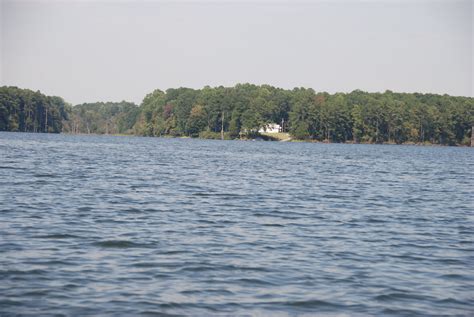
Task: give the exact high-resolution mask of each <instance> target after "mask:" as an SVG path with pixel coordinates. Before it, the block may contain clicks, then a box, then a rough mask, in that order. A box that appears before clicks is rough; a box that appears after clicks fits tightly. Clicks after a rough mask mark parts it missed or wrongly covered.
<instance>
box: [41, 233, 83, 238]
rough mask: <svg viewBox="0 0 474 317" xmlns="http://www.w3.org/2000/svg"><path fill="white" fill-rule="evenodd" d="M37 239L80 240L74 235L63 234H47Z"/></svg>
mask: <svg viewBox="0 0 474 317" xmlns="http://www.w3.org/2000/svg"><path fill="white" fill-rule="evenodd" d="M35 238H38V239H74V238H79V237H78V236H75V235H72V234H67V233H64V234H61V233H55V234H46V235H41V236H36V237H35Z"/></svg>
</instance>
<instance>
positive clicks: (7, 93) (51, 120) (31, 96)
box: [0, 87, 71, 133]
mask: <svg viewBox="0 0 474 317" xmlns="http://www.w3.org/2000/svg"><path fill="white" fill-rule="evenodd" d="M70 110H71V109H70V105H68V104H66V102H64V100H63V99H62V98H61V97H56V96H45V95H44V94H42V93H40V92H39V91H36V92H34V91H32V90H29V89H20V88H17V87H0V131H19V132H52V133H59V132H61V131H62V130H63V122H64V121H67V120H68V114H69V112H70Z"/></svg>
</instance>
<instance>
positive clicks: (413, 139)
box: [0, 84, 474, 146]
mask: <svg viewBox="0 0 474 317" xmlns="http://www.w3.org/2000/svg"><path fill="white" fill-rule="evenodd" d="M473 125H474V98H471V97H454V96H449V95H436V94H420V93H396V92H392V91H386V92H384V93H368V92H364V91H360V90H355V91H352V92H350V93H335V94H329V93H326V92H319V93H318V92H315V91H314V90H313V89H311V88H294V89H291V90H285V89H281V88H276V87H273V86H269V85H260V86H257V85H252V84H237V85H235V86H234V87H222V86H220V87H208V86H206V87H204V88H202V89H191V88H176V89H174V88H172V89H168V90H166V91H161V90H155V91H153V92H152V93H150V94H148V95H146V96H145V98H144V99H143V101H142V103H141V104H140V105H136V104H134V103H131V102H126V101H122V102H97V103H85V104H80V105H75V106H72V105H70V104H68V103H67V102H65V101H64V100H63V99H62V98H60V97H56V96H46V95H44V94H42V93H41V92H39V91H37V92H34V91H32V90H28V89H20V88H17V87H0V131H19V132H52V133H60V132H63V133H81V134H92V133H93V134H116V135H117V134H120V135H138V136H172V137H200V138H205V139H263V140H280V141H289V140H292V141H295V140H304V141H313V142H337V143H388V144H439V145H465V146H467V145H470V144H471V136H472V129H473ZM270 126H274V127H275V126H277V127H278V128H279V133H274V134H273V133H261V132H262V129H264V128H265V127H270Z"/></svg>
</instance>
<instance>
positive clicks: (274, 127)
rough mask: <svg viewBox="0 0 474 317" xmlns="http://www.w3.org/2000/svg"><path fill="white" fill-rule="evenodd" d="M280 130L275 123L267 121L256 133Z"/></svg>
mask: <svg viewBox="0 0 474 317" xmlns="http://www.w3.org/2000/svg"><path fill="white" fill-rule="evenodd" d="M280 131H281V127H280V125H279V124H276V123H269V124H266V125H264V126H263V127H262V128H260V129H258V133H264V132H266V133H278V132H280Z"/></svg>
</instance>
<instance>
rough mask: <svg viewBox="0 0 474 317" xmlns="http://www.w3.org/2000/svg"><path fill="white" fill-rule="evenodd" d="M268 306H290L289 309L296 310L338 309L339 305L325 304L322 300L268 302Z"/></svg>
mask: <svg viewBox="0 0 474 317" xmlns="http://www.w3.org/2000/svg"><path fill="white" fill-rule="evenodd" d="M269 304H281V305H284V306H291V307H298V308H313V309H315V308H323V307H340V306H341V305H339V304H335V303H331V302H327V301H324V300H319V299H309V300H299V301H288V302H281V303H278V302H277V303H275V302H270V303H269Z"/></svg>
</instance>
